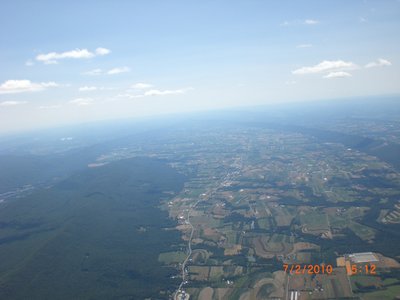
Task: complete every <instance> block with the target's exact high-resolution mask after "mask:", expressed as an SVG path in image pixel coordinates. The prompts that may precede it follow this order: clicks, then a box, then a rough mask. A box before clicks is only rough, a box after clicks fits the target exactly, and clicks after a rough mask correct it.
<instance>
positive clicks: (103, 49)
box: [96, 47, 111, 55]
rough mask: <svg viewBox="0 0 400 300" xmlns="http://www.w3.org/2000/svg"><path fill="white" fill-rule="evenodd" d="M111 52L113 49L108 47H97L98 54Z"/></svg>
mask: <svg viewBox="0 0 400 300" xmlns="http://www.w3.org/2000/svg"><path fill="white" fill-rule="evenodd" d="M110 53H111V50H110V49H107V48H102V47H99V48H97V49H96V54H97V55H107V54H110Z"/></svg>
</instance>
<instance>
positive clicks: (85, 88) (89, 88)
mask: <svg viewBox="0 0 400 300" xmlns="http://www.w3.org/2000/svg"><path fill="white" fill-rule="evenodd" d="M95 90H97V87H96V86H81V87H80V88H79V91H80V92H91V91H95Z"/></svg>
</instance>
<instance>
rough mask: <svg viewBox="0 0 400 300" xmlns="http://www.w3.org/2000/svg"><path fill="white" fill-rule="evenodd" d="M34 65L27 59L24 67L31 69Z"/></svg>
mask: <svg viewBox="0 0 400 300" xmlns="http://www.w3.org/2000/svg"><path fill="white" fill-rule="evenodd" d="M34 64H35V63H34V62H33V61H31V60H30V59H28V60H27V61H26V62H25V66H27V67H32V66H33V65H34Z"/></svg>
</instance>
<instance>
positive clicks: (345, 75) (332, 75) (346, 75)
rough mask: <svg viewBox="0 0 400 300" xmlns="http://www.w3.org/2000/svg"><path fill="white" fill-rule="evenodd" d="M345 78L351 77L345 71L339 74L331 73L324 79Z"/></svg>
mask: <svg viewBox="0 0 400 300" xmlns="http://www.w3.org/2000/svg"><path fill="white" fill-rule="evenodd" d="M345 77H351V74H350V73H347V72H344V71H338V72H330V73H328V74H326V75H325V76H324V78H345Z"/></svg>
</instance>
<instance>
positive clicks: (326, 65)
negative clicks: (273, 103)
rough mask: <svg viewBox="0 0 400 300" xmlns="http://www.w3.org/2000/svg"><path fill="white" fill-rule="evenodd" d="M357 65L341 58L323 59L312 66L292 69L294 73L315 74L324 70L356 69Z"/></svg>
mask: <svg viewBox="0 0 400 300" xmlns="http://www.w3.org/2000/svg"><path fill="white" fill-rule="evenodd" d="M356 68H357V65H356V64H354V63H353V62H346V61H343V60H324V61H322V62H320V63H319V64H317V65H315V66H312V67H302V68H300V69H297V70H294V71H292V74H295V75H305V74H317V73H325V72H335V71H343V70H353V69H356Z"/></svg>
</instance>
